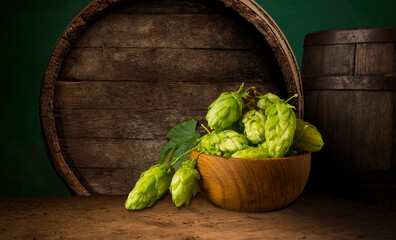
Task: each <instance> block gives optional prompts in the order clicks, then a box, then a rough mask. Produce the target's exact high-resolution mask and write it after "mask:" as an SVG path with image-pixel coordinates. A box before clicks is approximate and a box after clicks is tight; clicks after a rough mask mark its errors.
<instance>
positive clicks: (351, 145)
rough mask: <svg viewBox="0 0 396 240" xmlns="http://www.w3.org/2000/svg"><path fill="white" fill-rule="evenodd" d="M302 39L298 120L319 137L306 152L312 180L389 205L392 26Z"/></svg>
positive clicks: (395, 194) (394, 181) (394, 86)
mask: <svg viewBox="0 0 396 240" xmlns="http://www.w3.org/2000/svg"><path fill="white" fill-rule="evenodd" d="M377 33H380V34H379V35H377ZM385 33H386V34H385ZM324 36H326V37H324ZM340 36H344V37H345V39H343V38H341V37H340ZM306 39H307V42H306V43H305V48H304V56H303V63H302V70H301V71H302V78H303V82H304V90H305V103H306V105H305V116H304V118H305V120H307V121H308V122H311V123H312V124H314V125H315V126H317V127H318V129H319V131H320V132H321V133H322V136H323V139H324V142H325V145H324V147H323V149H322V151H321V152H319V153H315V154H313V155H312V158H313V159H312V175H311V181H312V185H316V187H317V188H320V189H321V190H323V191H328V192H331V193H333V194H337V195H340V196H344V197H348V198H350V199H354V200H358V201H361V202H365V203H370V204H373V205H376V206H381V207H383V208H387V209H393V210H396V191H395V189H396V175H395V174H394V171H395V165H396V154H395V153H396V150H395V147H396V124H395V119H396V118H395V109H396V92H395V91H396V78H394V76H395V73H396V67H395V66H396V65H395V62H396V55H395V53H396V52H395V49H396V47H395V46H396V45H395V44H396V28H386V29H352V30H345V29H344V30H330V31H323V32H318V33H312V34H309V35H307V37H306ZM348 40H350V41H348ZM329 41H330V42H329ZM364 176H366V177H364ZM370 176H376V177H370ZM381 178H382V179H381Z"/></svg>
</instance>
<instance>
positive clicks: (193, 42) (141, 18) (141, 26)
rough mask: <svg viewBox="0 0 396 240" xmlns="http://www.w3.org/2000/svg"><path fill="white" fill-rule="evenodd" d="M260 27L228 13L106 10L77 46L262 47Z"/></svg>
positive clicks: (81, 36) (78, 41)
mask: <svg viewBox="0 0 396 240" xmlns="http://www.w3.org/2000/svg"><path fill="white" fill-rule="evenodd" d="M265 45H267V43H266V42H265V40H264V38H263V37H262V36H260V35H259V33H258V32H257V30H253V29H252V26H250V25H248V24H247V23H244V22H241V21H237V20H236V19H234V18H232V17H230V16H228V15H213V14H210V15H202V14H199V15H194V14H115V13H111V14H107V15H106V16H104V17H102V18H100V19H99V20H98V21H97V22H95V24H92V25H90V26H89V27H88V28H87V29H86V31H84V33H83V34H81V35H80V37H79V39H78V40H77V41H76V42H75V44H74V47H139V48H141V47H148V48H153V47H154V48H163V47H167V48H225V49H253V48H254V49H260V48H263V47H264V46H265Z"/></svg>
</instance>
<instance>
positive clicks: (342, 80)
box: [303, 75, 396, 91]
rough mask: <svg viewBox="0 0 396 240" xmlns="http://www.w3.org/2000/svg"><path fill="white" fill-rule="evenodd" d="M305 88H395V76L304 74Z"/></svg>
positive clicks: (382, 89) (381, 89)
mask: <svg viewBox="0 0 396 240" xmlns="http://www.w3.org/2000/svg"><path fill="white" fill-rule="evenodd" d="M303 85H304V89H305V90H369V91H370V90H379V91H394V90H396V78H395V77H384V76H349V75H345V76H333V75H329V76H308V75H305V76H304V84H303Z"/></svg>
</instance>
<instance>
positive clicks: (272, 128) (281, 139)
mask: <svg viewBox="0 0 396 240" xmlns="http://www.w3.org/2000/svg"><path fill="white" fill-rule="evenodd" d="M296 96H297V95H294V96H293V97H296ZM293 97H292V98H293ZM290 99H291V98H289V99H288V100H290ZM288 100H287V101H288ZM287 101H284V100H276V101H275V103H274V104H272V105H271V106H269V107H268V108H267V109H266V110H265V114H266V115H267V121H266V122H265V139H266V144H268V152H269V154H270V156H271V157H284V156H286V154H287V152H288V151H289V148H290V146H291V144H292V142H293V138H294V134H295V130H296V115H295V114H294V112H293V108H294V107H293V106H292V105H290V104H288V103H286V102H287Z"/></svg>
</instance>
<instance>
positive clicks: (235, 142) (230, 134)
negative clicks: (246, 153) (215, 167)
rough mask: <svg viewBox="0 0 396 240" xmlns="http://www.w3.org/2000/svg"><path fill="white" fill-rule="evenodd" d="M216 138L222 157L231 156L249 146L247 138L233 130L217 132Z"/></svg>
mask: <svg viewBox="0 0 396 240" xmlns="http://www.w3.org/2000/svg"><path fill="white" fill-rule="evenodd" d="M217 136H218V137H219V140H220V144H219V149H220V151H221V152H222V153H223V156H231V155H232V154H233V153H234V152H236V151H238V150H242V149H245V148H247V147H248V146H249V142H248V140H247V138H246V137H245V136H243V135H242V134H239V133H237V132H235V131H233V130H225V131H222V132H219V133H218V135H217Z"/></svg>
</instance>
